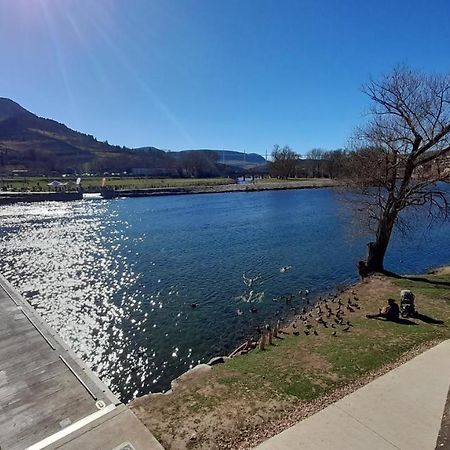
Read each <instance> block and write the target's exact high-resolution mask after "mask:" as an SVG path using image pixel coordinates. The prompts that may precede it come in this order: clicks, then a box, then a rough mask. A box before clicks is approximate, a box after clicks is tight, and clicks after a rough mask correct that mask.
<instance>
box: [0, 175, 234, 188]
mask: <svg viewBox="0 0 450 450" xmlns="http://www.w3.org/2000/svg"><path fill="white" fill-rule="evenodd" d="M53 180H58V181H61V182H63V183H67V182H71V183H72V187H74V186H75V185H74V183H75V181H76V179H74V178H73V179H68V178H58V177H57V178H40V177H29V178H15V179H14V178H10V179H6V178H4V179H3V180H0V188H7V189H8V190H13V191H22V190H25V191H41V190H48V186H47V185H48V183H50V182H51V181H53ZM101 182H102V177H85V178H82V182H81V185H82V187H83V189H86V190H88V191H90V190H99V189H100V185H101ZM233 183H234V180H233V179H231V178H134V177H107V181H106V186H107V187H116V188H118V189H119V188H120V189H143V188H163V187H181V186H218V185H224V184H233Z"/></svg>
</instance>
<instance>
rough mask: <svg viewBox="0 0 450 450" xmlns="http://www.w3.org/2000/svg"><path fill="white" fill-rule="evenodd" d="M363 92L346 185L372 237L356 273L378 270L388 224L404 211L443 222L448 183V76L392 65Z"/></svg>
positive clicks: (400, 222) (391, 226)
mask: <svg viewBox="0 0 450 450" xmlns="http://www.w3.org/2000/svg"><path fill="white" fill-rule="evenodd" d="M363 92H364V93H365V94H367V95H368V96H369V98H370V99H371V101H372V108H371V111H370V113H371V120H370V121H369V122H368V124H367V125H366V126H365V127H364V128H361V129H359V130H358V131H357V133H356V136H355V138H356V141H355V142H356V143H357V150H355V151H353V152H352V153H351V155H350V157H349V161H350V162H349V166H348V167H347V169H348V180H349V184H350V186H352V187H353V188H357V189H356V192H357V193H358V200H359V201H360V202H361V207H360V208H359V210H360V211H364V213H365V214H366V218H367V220H368V224H369V225H370V226H371V229H372V230H373V232H374V240H373V242H370V243H369V244H368V255H367V260H366V261H364V262H363V261H361V262H360V265H359V267H360V273H361V275H363V276H364V275H366V274H369V273H373V272H383V271H384V257H385V254H386V250H387V248H388V245H389V241H390V238H391V234H392V231H393V229H394V227H395V226H400V227H401V228H404V227H405V225H406V223H405V220H406V216H407V214H404V212H405V211H406V210H409V211H411V210H421V211H424V210H425V211H426V213H427V215H428V218H429V219H430V220H433V219H436V218H441V219H447V218H448V214H449V198H448V189H446V187H445V185H444V183H442V182H449V181H450V156H449V154H450V76H443V75H427V74H424V73H421V72H416V71H412V70H411V69H408V68H406V67H397V68H395V69H394V70H393V71H392V73H390V74H388V75H386V76H384V77H383V78H382V79H381V81H379V82H378V81H371V82H370V83H369V84H367V85H365V86H364V88H363Z"/></svg>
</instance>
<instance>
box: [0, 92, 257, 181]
mask: <svg viewBox="0 0 450 450" xmlns="http://www.w3.org/2000/svg"><path fill="white" fill-rule="evenodd" d="M0 151H1V153H2V154H3V158H2V159H1V160H0V163H1V164H2V166H1V167H0V171H1V172H9V171H11V170H12V169H28V170H29V171H30V172H31V173H36V174H41V173H49V172H60V173H61V172H78V173H81V172H97V173H98V172H104V171H108V172H111V171H115V172H123V171H128V172H130V171H131V170H132V169H133V168H143V169H146V168H147V169H158V170H159V171H163V172H166V173H167V174H174V175H176V173H177V171H178V172H179V173H180V174H181V172H180V170H181V171H182V167H181V168H180V161H183V160H187V159H189V158H186V156H188V155H189V153H190V152H192V151H191V150H189V151H186V152H164V151H163V150H160V149H157V148H155V147H143V148H139V149H130V148H126V147H119V146H113V145H110V144H109V143H108V142H100V141H98V140H97V139H95V137H94V136H92V135H89V134H84V133H80V132H78V131H74V130H72V129H70V128H68V127H67V126H66V125H64V124H62V123H59V122H57V121H55V120H51V119H45V118H42V117H39V116H37V115H35V114H33V113H31V112H29V111H27V110H26V109H25V108H23V107H22V106H20V105H19V104H17V103H16V102H14V101H12V100H10V99H8V98H0ZM221 152H222V151H219V152H217V151H213V150H207V151H205V150H202V151H201V152H200V153H201V154H202V155H203V157H207V158H210V159H211V161H214V160H217V162H222V161H221V160H220V157H218V156H217V154H218V153H221ZM225 154H226V156H223V155H221V156H223V157H224V159H225V164H226V165H232V166H239V167H249V164H250V165H252V166H254V165H257V164H264V163H265V160H264V158H262V157H261V156H260V155H256V154H253V155H247V156H246V157H245V158H244V156H241V157H239V155H243V154H240V153H239V152H233V151H225V152H224V155H225ZM197 159H198V158H197Z"/></svg>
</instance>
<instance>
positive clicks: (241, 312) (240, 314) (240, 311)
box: [236, 309, 244, 316]
mask: <svg viewBox="0 0 450 450" xmlns="http://www.w3.org/2000/svg"><path fill="white" fill-rule="evenodd" d="M236 313H237V315H238V316H242V315H243V314H244V312H243V311H242V310H241V309H237V310H236Z"/></svg>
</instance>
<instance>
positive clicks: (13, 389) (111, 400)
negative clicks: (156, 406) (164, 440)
mask: <svg viewBox="0 0 450 450" xmlns="http://www.w3.org/2000/svg"><path fill="white" fill-rule="evenodd" d="M112 424H115V425H114V426H112ZM108 427H109V428H113V430H114V432H112V433H111V431H110V432H109V435H108V436H106V435H105V432H104V431H105V430H103V431H102V428H105V429H107V428H108ZM130 434H131V435H130ZM104 435H105V436H104ZM115 435H117V436H116V437H114V436H115ZM86 436H88V437H86ZM86 439H88V440H89V442H90V444H87V443H86ZM77 442H80V445H82V447H79V445H78V444H77ZM132 442H134V445H135V447H133V446H131V447H129V448H136V450H138V449H139V448H141V449H150V448H151V449H157V448H162V447H161V446H159V444H158V443H157V441H156V440H155V439H154V438H153V436H152V435H151V433H149V432H148V430H147V429H146V428H145V427H144V426H143V425H142V424H141V423H140V422H139V421H138V420H137V418H136V417H135V416H134V415H133V413H132V412H131V411H130V410H129V409H128V408H126V407H125V406H124V405H122V404H121V403H120V401H119V400H118V399H117V398H116V397H115V396H114V395H113V394H112V392H111V391H109V390H108V388H107V387H106V386H105V385H103V383H101V382H100V380H99V379H98V378H97V377H96V376H95V375H94V374H93V373H92V372H91V371H90V370H89V369H88V368H87V366H85V365H84V363H83V362H82V361H81V360H79V359H78V358H77V357H76V356H75V355H74V354H73V352H72V351H71V350H70V349H68V348H67V346H66V345H65V344H64V343H63V342H62V340H61V339H60V338H59V337H58V336H57V335H56V333H55V332H54V331H53V330H52V329H51V328H50V327H48V326H47V325H46V324H45V323H44V322H43V321H42V320H41V319H40V317H39V316H38V315H37V314H36V312H35V311H34V309H33V308H32V307H31V306H30V305H29V304H28V303H27V302H26V301H25V300H24V299H23V298H22V297H21V296H20V295H19V294H18V293H17V292H16V291H15V290H14V289H13V288H12V287H11V286H10V285H9V283H8V282H7V281H6V280H5V279H4V278H3V277H1V276H0V449H1V450H15V449H25V448H30V449H32V450H38V449H41V448H83V449H84V448H85V449H91V448H92V449H94V448H95V449H96V448H98V449H104V448H105V449H113V448H114V447H116V446H118V445H119V444H123V443H125V444H127V445H128V444H131V443H132ZM119 448H120V446H119Z"/></svg>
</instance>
